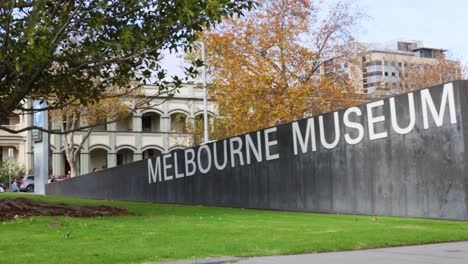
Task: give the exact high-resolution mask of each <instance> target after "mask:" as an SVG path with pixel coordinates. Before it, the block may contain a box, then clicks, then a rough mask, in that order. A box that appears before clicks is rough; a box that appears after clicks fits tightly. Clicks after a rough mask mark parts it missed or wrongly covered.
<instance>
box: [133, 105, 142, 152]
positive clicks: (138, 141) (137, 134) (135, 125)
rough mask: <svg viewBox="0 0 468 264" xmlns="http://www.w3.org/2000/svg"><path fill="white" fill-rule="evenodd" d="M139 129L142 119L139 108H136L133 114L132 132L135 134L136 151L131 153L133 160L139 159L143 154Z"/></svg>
mask: <svg viewBox="0 0 468 264" xmlns="http://www.w3.org/2000/svg"><path fill="white" fill-rule="evenodd" d="M141 131H142V120H141V109H137V110H136V111H135V113H134V114H133V133H134V135H135V148H136V151H135V152H134V153H133V161H137V160H141V159H142V158H143V155H142V153H141V137H142V135H141Z"/></svg>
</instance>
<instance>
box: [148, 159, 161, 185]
mask: <svg viewBox="0 0 468 264" xmlns="http://www.w3.org/2000/svg"><path fill="white" fill-rule="evenodd" d="M151 160H152V159H148V183H150V184H151V183H156V181H158V180H159V181H160V182H161V181H162V176H161V159H160V157H157V158H156V165H155V166H153V162H152V161H151Z"/></svg>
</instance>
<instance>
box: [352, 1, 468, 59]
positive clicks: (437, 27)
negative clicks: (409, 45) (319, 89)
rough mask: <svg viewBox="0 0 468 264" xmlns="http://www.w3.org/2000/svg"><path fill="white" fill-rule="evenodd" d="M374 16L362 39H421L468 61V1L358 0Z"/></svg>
mask: <svg viewBox="0 0 468 264" xmlns="http://www.w3.org/2000/svg"><path fill="white" fill-rule="evenodd" d="M357 3H358V4H359V6H360V7H361V8H363V11H364V13H366V14H367V15H369V16H370V17H371V18H370V19H369V20H368V21H367V22H365V23H363V32H362V33H360V34H359V36H358V37H359V39H360V40H362V41H366V42H384V41H388V40H394V39H407V40H421V41H423V43H424V46H426V47H431V48H442V49H447V50H449V51H450V52H451V54H452V57H453V59H457V60H462V61H464V62H467V61H468V1H466V0H387V1H382V0H358V1H357Z"/></svg>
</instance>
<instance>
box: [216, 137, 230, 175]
mask: <svg viewBox="0 0 468 264" xmlns="http://www.w3.org/2000/svg"><path fill="white" fill-rule="evenodd" d="M213 156H214V164H215V167H216V169H217V170H224V168H226V165H227V162H228V156H227V140H223V164H221V165H220V164H219V162H218V149H217V147H216V142H214V143H213Z"/></svg>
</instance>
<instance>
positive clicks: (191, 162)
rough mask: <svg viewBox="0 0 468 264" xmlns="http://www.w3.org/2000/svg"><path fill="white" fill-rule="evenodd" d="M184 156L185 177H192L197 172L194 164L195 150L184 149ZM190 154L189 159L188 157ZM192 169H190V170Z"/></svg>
mask: <svg viewBox="0 0 468 264" xmlns="http://www.w3.org/2000/svg"><path fill="white" fill-rule="evenodd" d="M184 154H185V175H186V176H192V175H194V174H195V172H197V166H196V163H195V150H193V149H186V150H185V151H184ZM189 154H190V157H189ZM190 167H192V169H190Z"/></svg>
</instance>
